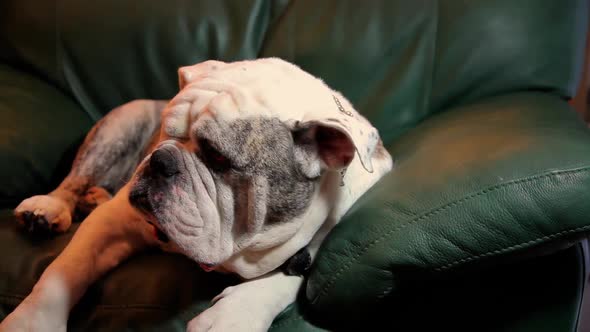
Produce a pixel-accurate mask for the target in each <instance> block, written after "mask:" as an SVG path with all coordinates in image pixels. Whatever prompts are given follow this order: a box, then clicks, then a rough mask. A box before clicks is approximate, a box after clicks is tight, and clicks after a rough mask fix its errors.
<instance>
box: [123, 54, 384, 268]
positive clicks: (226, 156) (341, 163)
mask: <svg viewBox="0 0 590 332" xmlns="http://www.w3.org/2000/svg"><path fill="white" fill-rule="evenodd" d="M179 78H180V79H179V80H180V93H179V94H178V95H177V96H176V97H175V98H174V99H172V100H171V101H170V103H169V104H168V106H167V107H166V110H165V111H164V114H163V117H162V131H161V136H160V143H159V144H158V146H157V147H156V148H155V149H154V150H153V151H152V153H151V155H150V156H148V157H147V158H146V159H144V161H143V162H142V163H141V164H140V166H139V167H138V170H137V172H136V174H135V176H134V179H133V181H134V182H133V186H132V190H131V193H130V201H131V203H132V204H133V205H134V206H135V207H136V208H138V209H139V210H141V211H142V212H143V213H144V214H145V215H146V219H147V220H148V221H150V222H151V223H153V224H154V225H155V226H156V227H157V228H158V229H159V230H160V231H161V232H162V233H164V234H165V235H167V237H169V238H170V239H171V240H172V242H173V243H174V244H175V245H176V246H178V247H179V248H180V250H181V251H182V252H183V253H184V254H186V255H187V256H189V257H190V258H192V259H194V260H196V261H197V262H199V263H201V266H203V267H204V268H206V269H214V268H215V267H216V266H219V265H221V264H223V263H224V262H226V261H227V260H229V259H230V258H232V257H235V256H236V255H238V254H239V253H240V252H243V251H245V250H269V249H271V248H273V247H277V246H280V245H281V244H284V243H285V242H287V241H289V239H291V238H293V236H294V235H295V234H297V233H298V231H299V230H300V229H301V228H302V225H304V224H305V223H307V222H310V221H309V220H307V219H308V218H306V216H309V213H310V209H313V202H314V200H317V199H318V197H319V196H321V195H322V192H324V191H326V188H324V187H325V186H326V184H325V183H323V182H322V181H323V180H322V179H324V178H325V175H326V174H332V175H334V174H336V175H338V176H339V174H340V172H341V171H342V170H344V169H345V168H346V167H348V166H349V165H350V164H351V163H352V162H353V160H356V159H358V162H359V163H360V164H359V165H362V166H363V171H364V172H367V173H373V172H374V169H373V164H374V162H373V161H374V156H373V154H374V151H375V149H376V148H377V143H378V141H379V137H378V134H377V131H376V130H375V128H373V127H372V126H371V125H370V124H369V123H368V122H367V121H366V120H365V119H364V118H362V117H361V116H360V115H359V114H358V113H357V112H356V111H355V110H354V109H353V108H352V106H351V105H350V103H349V102H348V101H347V100H346V99H345V98H344V97H342V96H341V95H340V94H338V93H337V92H334V91H332V90H331V89H329V88H328V87H327V86H326V85H325V84H324V83H323V82H322V81H320V80H319V79H316V78H314V77H312V76H311V75H309V74H307V73H306V72H304V71H303V70H301V69H299V68H298V67H296V66H294V65H292V64H289V63H286V62H284V61H281V60H279V59H262V60H256V61H243V62H235V63H221V62H217V61H208V62H205V63H201V64H198V65H195V66H191V67H184V68H181V69H180V70H179ZM380 153H381V154H382V153H383V151H380ZM385 154H387V153H386V152H385ZM382 157H383V156H382ZM384 157H385V158H389V155H386V156H384ZM379 172H382V171H381V170H379ZM339 184H340V181H336V182H335V183H333V184H330V185H329V186H334V185H336V186H337V185H339ZM353 185H354V184H353ZM326 195H328V194H326ZM329 195H333V193H332V194H329ZM329 199H336V198H329ZM325 217H326V216H325V215H324V216H322V217H321V218H325ZM314 222H316V223H317V221H314ZM316 229H317V227H316ZM303 245H305V244H303ZM296 249H298V248H296ZM296 249H293V250H295V251H296ZM277 264H280V262H277Z"/></svg>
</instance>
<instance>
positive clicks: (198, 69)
mask: <svg viewBox="0 0 590 332" xmlns="http://www.w3.org/2000/svg"><path fill="white" fill-rule="evenodd" d="M225 65H226V63H225V62H222V61H217V60H208V61H204V62H200V63H198V64H196V65H193V66H185V67H180V68H178V88H179V90H182V89H184V87H185V86H187V85H189V84H190V83H192V82H194V81H196V80H198V79H199V77H201V76H203V75H204V74H207V73H208V72H211V71H215V70H217V69H219V68H221V67H223V66H225Z"/></svg>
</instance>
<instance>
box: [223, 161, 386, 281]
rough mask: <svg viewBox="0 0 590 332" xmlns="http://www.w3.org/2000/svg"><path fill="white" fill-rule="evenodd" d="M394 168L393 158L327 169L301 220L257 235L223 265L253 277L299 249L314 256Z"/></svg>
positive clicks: (278, 264)
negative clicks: (366, 165)
mask: <svg viewBox="0 0 590 332" xmlns="http://www.w3.org/2000/svg"><path fill="white" fill-rule="evenodd" d="M390 169H391V159H390V158H385V159H384V160H383V161H382V162H379V161H377V162H376V163H374V171H373V172H372V173H369V172H367V171H366V170H365V168H364V167H363V166H362V164H361V163H360V162H359V160H358V158H355V159H354V160H353V162H352V163H351V164H350V165H349V166H348V168H347V169H346V172H345V173H344V174H343V175H344V176H342V173H341V172H338V171H330V172H326V173H325V174H324V175H323V176H322V179H321V180H320V183H319V185H318V186H317V188H316V190H315V192H314V197H313V198H312V200H311V202H312V203H311V204H310V206H309V207H308V209H307V210H306V212H305V213H304V214H303V215H301V216H299V217H297V220H293V221H291V222H288V223H285V224H284V225H282V227H277V228H275V229H272V230H271V232H269V233H265V234H264V239H263V240H264V241H261V242H260V243H261V244H257V241H256V238H255V239H254V241H253V242H252V244H251V245H250V246H248V248H246V249H244V250H242V251H240V252H239V253H238V254H236V255H234V256H233V257H232V258H230V259H229V260H228V261H226V262H225V263H224V264H223V265H222V266H221V267H222V268H223V270H225V271H227V272H234V273H237V274H239V275H240V276H242V277H243V278H246V279H250V278H255V277H258V276H261V275H263V274H266V273H269V272H271V271H273V270H275V269H277V268H278V267H279V266H280V265H281V264H282V263H283V262H285V261H286V260H287V259H288V258H289V257H291V256H292V255H294V254H295V253H296V252H297V251H298V250H299V249H301V248H303V247H305V246H307V248H308V250H309V252H310V254H311V256H312V258H314V257H315V254H316V253H317V250H318V249H319V246H320V244H321V243H322V241H323V240H324V238H325V237H326V236H327V234H328V233H329V231H330V230H331V229H332V228H333V227H334V226H335V225H336V224H337V223H338V222H339V221H340V220H341V219H342V217H343V216H344V215H345V214H346V212H347V211H348V210H349V209H350V207H351V206H352V205H353V204H354V202H356V201H357V200H358V199H359V197H360V196H361V195H362V194H364V193H365V192H366V191H367V190H368V189H369V188H370V187H371V186H373V185H374V184H375V183H376V182H377V181H378V180H379V179H380V178H381V177H382V175H383V174H384V173H386V172H388V171H389V170H390ZM289 227H298V228H299V229H297V230H296V233H295V235H293V236H292V237H290V238H288V239H282V238H281V236H284V235H283V234H293V230H292V229H291V230H287V229H285V228H289Z"/></svg>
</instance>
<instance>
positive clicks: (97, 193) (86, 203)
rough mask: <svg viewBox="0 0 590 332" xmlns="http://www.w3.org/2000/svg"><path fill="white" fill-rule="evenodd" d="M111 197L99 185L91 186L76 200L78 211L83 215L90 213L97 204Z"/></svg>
mask: <svg viewBox="0 0 590 332" xmlns="http://www.w3.org/2000/svg"><path fill="white" fill-rule="evenodd" d="M111 198H112V196H111V194H110V193H109V192H108V191H106V189H104V188H101V187H91V188H90V189H88V190H87V191H86V193H85V194H84V196H83V197H81V198H80V200H79V201H78V207H77V208H78V212H79V213H81V214H84V215H88V214H90V212H92V210H94V209H95V208H96V207H97V206H99V205H100V204H102V203H105V202H106V201H108V200H110V199H111Z"/></svg>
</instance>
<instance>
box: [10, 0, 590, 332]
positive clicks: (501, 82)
mask: <svg viewBox="0 0 590 332" xmlns="http://www.w3.org/2000/svg"><path fill="white" fill-rule="evenodd" d="M587 20H588V3H587V1H586V0H469V1H465V0H444V1H443V0H441V1H434V0H413V1H404V0H383V1H362V2H361V1H353V0H350V1H342V0H330V1H328V0H322V1H316V0H296V1H295V0H292V1H287V0H275V1H270V0H266V1H265V0H259V1H255V0H251V1H250V0H248V1H246V0H233V1H232V0H227V1H205V0H203V1H197V0H193V1H185V0H168V1H159V0H136V1H131V0H103V1H76V0H60V1H57V0H44V1H38V0H3V1H0V207H1V208H2V210H1V212H0V252H1V253H2V258H1V259H0V317H4V315H6V314H7V313H8V312H10V311H11V310H12V309H13V308H14V307H15V306H16V305H17V304H18V303H19V301H21V300H22V299H23V297H24V296H25V295H26V294H27V293H28V292H29V291H30V289H31V287H32V285H33V284H34V282H35V280H36V279H37V278H38V277H39V276H40V274H41V273H42V271H43V269H44V268H45V266H47V264H48V263H49V262H50V261H51V260H52V259H53V258H55V256H56V255H57V254H58V253H59V252H60V250H62V248H63V247H64V246H65V245H66V244H67V242H68V240H69V239H70V238H71V235H72V233H73V232H75V230H76V226H77V225H76V226H75V227H74V228H73V229H72V230H71V231H70V232H69V233H68V234H65V235H61V236H56V237H54V238H51V239H32V238H30V237H29V236H27V234H24V233H22V232H20V231H18V230H17V229H16V227H15V222H14V218H13V217H12V212H11V209H12V208H14V207H15V206H16V204H17V203H18V202H19V201H20V200H21V199H23V198H25V197H27V196H30V195H33V194H39V193H45V192H47V191H49V190H50V189H52V188H53V187H54V186H55V185H56V184H57V183H58V182H59V181H60V180H61V179H62V178H63V176H64V175H65V174H66V172H67V171H68V167H69V165H70V163H71V161H72V158H73V155H74V153H75V151H76V148H77V146H78V144H79V143H80V141H81V139H82V138H83V136H84V135H85V133H86V132H87V131H88V129H89V128H90V127H91V126H92V124H93V123H94V122H96V121H97V120H98V119H99V118H100V117H101V116H103V115H104V114H105V113H106V112H108V110H110V109H112V108H113V107H115V106H117V105H119V104H122V103H124V102H127V101H129V100H131V99H136V98H170V97H172V96H173V95H174V94H175V93H176V91H177V77H176V69H177V67H179V66H182V65H187V64H193V63H196V62H199V61H202V60H205V59H221V60H224V61H232V60H238V59H246V58H256V57H266V56H278V57H282V58H284V59H286V60H289V61H292V62H294V63H296V64H298V65H300V66H301V67H303V68H304V69H306V70H308V71H310V72H311V73H313V74H315V75H317V76H320V77H322V78H323V79H324V80H325V81H326V82H327V83H328V84H329V85H331V86H333V87H335V88H336V89H338V90H340V91H342V92H343V93H344V94H345V95H346V96H348V97H349V98H350V99H351V101H353V102H354V104H355V105H356V106H357V108H358V109H359V110H360V111H361V112H362V113H363V114H365V115H366V116H367V117H368V118H369V119H370V120H371V121H372V122H373V123H374V124H375V125H376V126H377V127H378V128H379V130H380V131H381V133H382V136H383V139H384V142H385V144H386V146H387V147H388V149H389V151H390V152H391V154H392V155H393V157H394V160H395V169H394V171H393V172H392V173H391V174H389V175H388V176H387V177H386V178H384V179H383V180H382V181H381V182H380V183H379V184H378V185H377V186H376V187H374V188H373V189H372V190H371V191H370V192H369V193H367V194H366V195H365V196H364V197H363V198H362V199H361V200H360V201H359V202H358V204H356V205H355V207H354V208H353V209H352V211H351V212H350V213H349V215H348V216H347V217H346V220H345V221H344V222H343V223H342V224H340V225H339V226H338V227H337V228H336V229H335V230H334V231H333V233H332V234H331V235H330V237H329V238H328V240H327V241H326V243H325V245H324V246H323V247H322V249H321V251H320V253H319V257H318V258H317V261H316V263H315V264H314V266H313V267H312V269H311V271H310V273H309V276H308V281H307V283H306V285H305V286H304V287H303V289H302V291H301V294H300V298H299V300H298V301H297V303H296V304H295V305H293V306H291V307H289V308H288V309H287V310H286V311H285V312H284V313H282V314H281V315H280V316H279V317H277V319H276V321H275V323H274V324H273V326H272V328H271V330H272V331H315V330H322V329H327V330H358V331H365V330H392V331H393V330H395V331H421V330H429V331H430V330H444V329H450V330H454V331H457V330H472V331H574V330H582V329H583V327H581V326H582V325H583V324H584V322H587V319H588V318H587V317H586V318H585V317H584V315H583V313H584V300H585V299H584V296H583V294H584V292H585V280H586V277H587V267H588V264H587V263H588V262H587V259H588V256H587V250H586V244H585V240H584V239H585V238H586V236H587V234H588V231H589V230H590V132H589V130H588V129H587V127H586V126H585V125H584V124H583V123H582V121H580V119H579V118H578V116H577V115H576V113H575V112H574V111H573V110H572V109H571V108H570V107H569V106H568V103H567V100H568V99H569V98H571V97H572V94H573V93H574V91H576V88H577V86H578V82H579V81H580V73H581V72H582V70H581V67H582V63H583V48H584V47H583V46H584V45H583V41H584V39H585V34H586V26H587V23H588V22H587ZM235 282H237V280H236V278H234V277H232V276H222V275H215V274H207V273H204V272H202V271H200V270H199V269H198V268H197V266H196V265H195V264H193V263H192V262H190V261H189V260H188V259H186V258H184V257H181V256H174V255H167V254H163V253H159V252H146V253H144V254H142V255H139V256H137V257H134V258H132V259H130V260H129V261H127V262H126V263H125V264H123V265H122V266H120V267H119V268H117V269H116V270H114V271H112V273H109V274H108V275H107V276H105V277H104V278H103V279H102V280H101V281H100V282H98V283H97V284H96V285H95V286H93V287H92V288H91V289H90V290H89V291H88V293H87V294H86V296H85V297H84V298H83V299H82V301H81V302H80V303H79V304H78V305H77V306H76V308H75V309H74V311H73V313H72V316H71V319H70V322H69V325H70V330H72V331H182V330H184V327H185V323H186V321H187V320H189V319H190V318H192V317H193V316H195V315H196V314H197V313H198V312H200V311H201V310H203V309H205V308H206V307H207V306H208V305H209V300H210V299H211V298H212V297H213V296H214V295H215V294H216V293H218V292H219V291H220V290H222V289H223V287H225V286H227V285H229V284H232V283H235ZM585 310H586V312H587V313H588V312H590V311H589V310H590V309H589V308H587V307H586V309H585ZM377 324H384V326H381V327H379V326H378V325H377Z"/></svg>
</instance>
